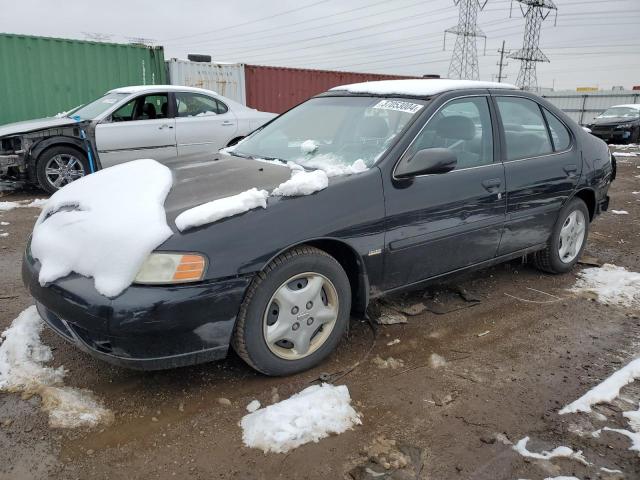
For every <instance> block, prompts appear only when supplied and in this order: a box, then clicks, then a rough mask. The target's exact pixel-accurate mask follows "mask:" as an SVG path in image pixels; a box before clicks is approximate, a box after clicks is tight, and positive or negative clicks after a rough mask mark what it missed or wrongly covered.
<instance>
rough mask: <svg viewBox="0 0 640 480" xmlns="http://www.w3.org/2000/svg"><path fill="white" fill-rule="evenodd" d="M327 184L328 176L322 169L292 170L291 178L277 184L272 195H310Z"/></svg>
mask: <svg viewBox="0 0 640 480" xmlns="http://www.w3.org/2000/svg"><path fill="white" fill-rule="evenodd" d="M328 186H329V178H328V177H327V174H326V173H325V172H324V171H323V170H313V171H311V172H306V171H295V170H294V171H293V172H291V178H290V179H289V180H287V181H286V182H283V183H281V184H280V185H278V186H277V187H276V188H275V189H274V190H273V192H271V193H272V194H273V195H278V196H284V197H296V196H300V195H311V194H312V193H315V192H319V191H320V190H324V189H325V188H327V187H328Z"/></svg>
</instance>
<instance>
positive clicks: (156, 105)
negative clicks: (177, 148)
mask: <svg viewBox="0 0 640 480" xmlns="http://www.w3.org/2000/svg"><path fill="white" fill-rule="evenodd" d="M167 102H168V96H167V94H166V93H154V94H150V95H141V96H139V97H136V98H134V99H133V100H131V101H130V102H127V103H125V104H124V105H123V106H122V107H120V108H119V109H117V110H116V111H115V112H113V113H112V114H111V120H112V121H113V122H131V121H136V120H157V119H163V118H167V106H168V103H167Z"/></svg>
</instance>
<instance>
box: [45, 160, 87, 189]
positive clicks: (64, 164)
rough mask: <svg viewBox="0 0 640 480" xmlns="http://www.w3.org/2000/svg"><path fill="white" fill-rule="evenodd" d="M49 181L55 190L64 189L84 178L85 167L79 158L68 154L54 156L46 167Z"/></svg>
mask: <svg viewBox="0 0 640 480" xmlns="http://www.w3.org/2000/svg"><path fill="white" fill-rule="evenodd" d="M44 171H45V175H46V176H47V181H48V182H49V184H50V185H51V186H53V187H54V188H56V189H57V188H62V187H64V186H65V185H67V184H69V183H71V182H73V181H74V180H77V179H78V178H80V177H84V173H85V172H84V167H83V166H82V162H80V160H78V158H77V157H74V156H73V155H69V154H67V153H60V154H58V155H54V156H53V157H51V158H50V159H49V161H48V162H47V164H46V165H45V167H44Z"/></svg>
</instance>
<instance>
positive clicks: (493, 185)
mask: <svg viewBox="0 0 640 480" xmlns="http://www.w3.org/2000/svg"><path fill="white" fill-rule="evenodd" d="M500 185H502V179H501V178H489V179H487V180H483V181H482V186H483V187H484V188H485V190H486V191H488V192H490V193H495V191H496V190H498V189H499V188H500Z"/></svg>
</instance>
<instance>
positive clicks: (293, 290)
mask: <svg viewBox="0 0 640 480" xmlns="http://www.w3.org/2000/svg"><path fill="white" fill-rule="evenodd" d="M350 310H351V287H350V285H349V279H348V278H347V274H346V273H345V271H344V270H343V269H342V267H341V266H340V264H339V263H338V262H337V261H336V260H335V259H334V258H333V257H331V256H330V255H328V254H327V253H325V252H324V251H322V250H319V249H317V248H313V247H307V246H302V247H296V248H294V249H292V250H290V251H288V252H286V253H284V254H282V255H280V256H279V257H277V258H276V259H275V260H273V261H272V262H271V263H270V264H269V265H268V266H267V267H266V268H265V269H264V271H262V272H260V273H259V274H258V275H257V276H256V278H255V279H254V280H253V282H252V283H251V285H250V286H249V289H248V291H247V295H246V297H245V300H244V302H243V304H242V306H241V308H240V314H239V316H238V322H237V324H236V329H235V331H234V336H233V341H232V344H233V347H234V349H235V350H236V352H238V354H239V355H240V357H242V359H243V360H245V361H246V362H247V363H248V364H249V365H250V366H252V367H253V368H255V369H256V370H258V371H260V372H262V373H265V374H267V375H290V374H292V373H296V372H300V371H303V370H307V369H309V368H311V367H313V366H315V365H317V364H318V363H320V362H321V361H322V360H323V359H324V358H325V357H327V355H329V354H330V353H331V352H332V351H333V350H334V349H335V348H336V346H337V345H338V343H339V341H340V338H341V337H342V335H343V334H344V332H345V330H346V328H347V325H348V322H349V313H350Z"/></svg>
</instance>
